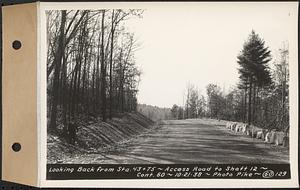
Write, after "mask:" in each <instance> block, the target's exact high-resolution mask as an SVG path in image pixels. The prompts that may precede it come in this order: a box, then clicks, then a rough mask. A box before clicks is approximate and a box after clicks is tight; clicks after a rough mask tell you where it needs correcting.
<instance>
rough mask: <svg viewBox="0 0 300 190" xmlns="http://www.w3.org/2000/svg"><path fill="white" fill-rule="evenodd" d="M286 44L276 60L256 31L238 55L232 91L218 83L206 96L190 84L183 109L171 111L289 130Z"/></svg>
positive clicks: (178, 115)
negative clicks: (225, 89) (237, 81)
mask: <svg viewBox="0 0 300 190" xmlns="http://www.w3.org/2000/svg"><path fill="white" fill-rule="evenodd" d="M288 54H289V50H288V46H287V44H286V43H284V44H283V46H282V47H280V48H279V49H278V52H277V53H275V52H274V55H273V57H272V56H271V51H270V50H269V48H268V47H266V45H265V42H264V40H263V39H262V38H260V37H259V36H258V34H256V33H255V32H254V31H252V32H251V34H250V35H249V37H248V40H247V41H246V42H245V44H244V45H243V48H242V50H241V52H240V53H239V55H238V56H237V66H238V72H239V83H238V84H236V86H235V87H232V88H231V89H230V90H229V91H226V92H225V91H224V90H222V89H221V87H220V86H218V85H216V84H209V85H208V86H207V87H206V97H204V96H203V95H201V93H200V92H199V91H198V90H197V88H195V86H193V85H191V84H189V85H188V87H187V92H186V94H185V97H184V98H185V102H184V107H180V106H178V105H174V106H173V108H172V109H171V112H172V116H173V118H175V119H183V118H184V119H186V118H201V117H211V118H217V119H224V120H229V121H240V122H245V123H248V124H253V125H256V126H259V127H262V128H268V129H273V128H275V129H278V130H288V128H289V90H288V89H289V67H288V64H289V63H288V60H289V59H288Z"/></svg>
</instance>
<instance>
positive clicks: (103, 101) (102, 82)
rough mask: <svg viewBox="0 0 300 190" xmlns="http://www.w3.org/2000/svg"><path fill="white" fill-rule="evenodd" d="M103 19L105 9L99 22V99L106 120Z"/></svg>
mask: <svg viewBox="0 0 300 190" xmlns="http://www.w3.org/2000/svg"><path fill="white" fill-rule="evenodd" d="M104 19H105V10H103V11H102V23H101V100H102V102H101V103H102V105H101V106H102V118H103V121H104V122H105V121H106V69H105V68H106V67H105V62H104Z"/></svg>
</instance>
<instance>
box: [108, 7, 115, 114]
mask: <svg viewBox="0 0 300 190" xmlns="http://www.w3.org/2000/svg"><path fill="white" fill-rule="evenodd" d="M114 32H115V31H114V10H113V11H112V15H111V41H110V62H109V119H112V104H113V99H112V93H113V90H112V87H113V86H112V84H113V81H112V79H113V78H112V71H113V50H114Z"/></svg>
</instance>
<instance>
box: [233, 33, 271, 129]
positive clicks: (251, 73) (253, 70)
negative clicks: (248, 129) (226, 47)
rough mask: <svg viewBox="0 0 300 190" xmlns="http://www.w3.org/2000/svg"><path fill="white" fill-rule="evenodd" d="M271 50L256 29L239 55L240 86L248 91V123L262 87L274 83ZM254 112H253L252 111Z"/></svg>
mask: <svg viewBox="0 0 300 190" xmlns="http://www.w3.org/2000/svg"><path fill="white" fill-rule="evenodd" d="M270 53H271V51H270V50H269V48H268V47H265V42H264V40H263V39H261V38H260V37H259V36H258V34H256V33H255V32H254V31H252V32H251V34H250V35H249V38H248V40H247V41H246V42H245V44H244V46H243V49H242V51H241V52H240V54H239V55H238V57H237V59H238V61H237V62H238V64H239V69H238V70H239V74H240V76H239V78H240V80H241V81H240V87H242V88H244V89H245V92H246V91H248V123H249V124H251V122H252V117H253V116H252V114H254V113H255V112H253V111H255V109H256V105H255V103H256V99H257V97H258V95H259V91H260V89H261V88H262V87H266V86H269V85H270V84H271V83H272V80H271V74H270V70H269V67H268V63H269V62H270V61H271V54H270ZM252 112H253V113H252Z"/></svg>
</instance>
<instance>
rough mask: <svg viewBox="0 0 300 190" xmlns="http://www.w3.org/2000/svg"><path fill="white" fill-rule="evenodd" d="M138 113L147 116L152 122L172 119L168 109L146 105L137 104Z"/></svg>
mask: <svg viewBox="0 0 300 190" xmlns="http://www.w3.org/2000/svg"><path fill="white" fill-rule="evenodd" d="M137 107H138V108H137V110H138V112H140V113H142V114H143V115H145V116H147V117H148V118H150V119H151V120H153V121H159V120H168V119H174V118H173V116H172V111H171V109H170V108H160V107H157V106H151V105H147V104H138V106H137Z"/></svg>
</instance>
